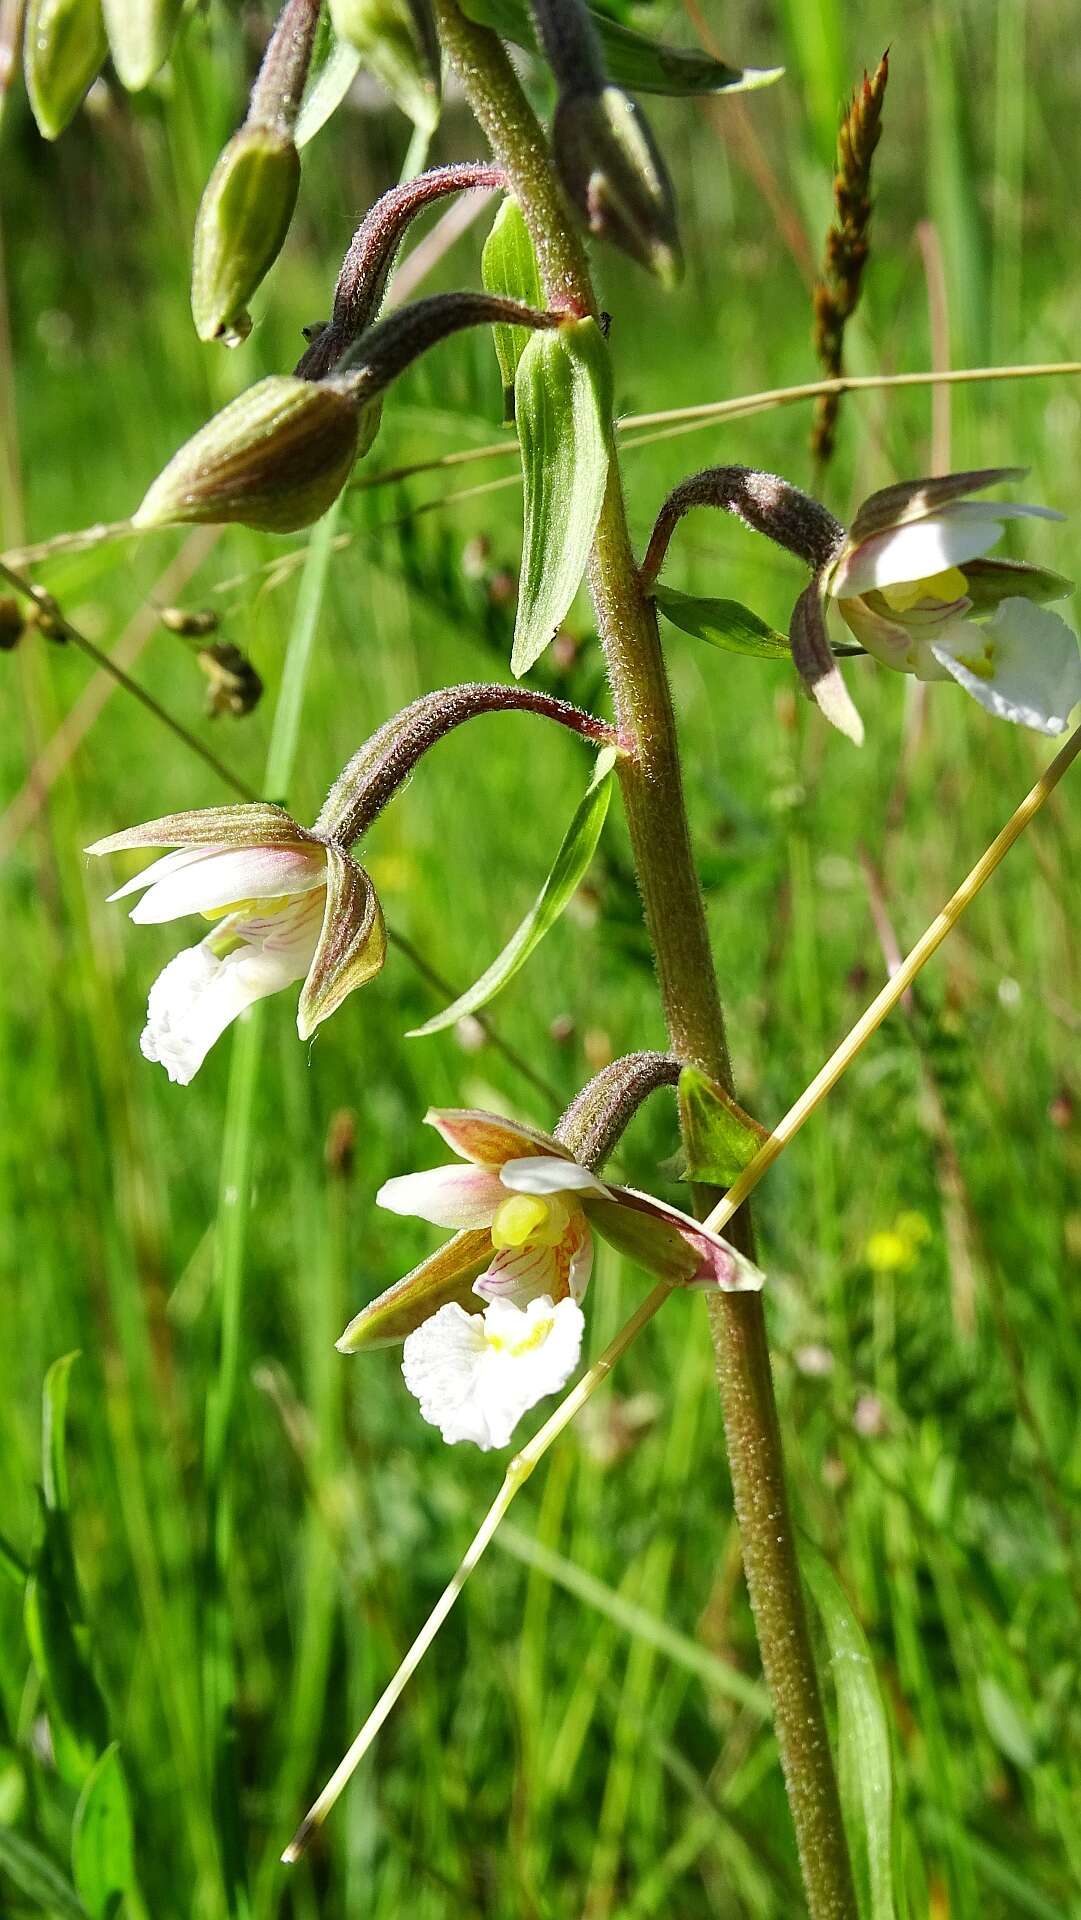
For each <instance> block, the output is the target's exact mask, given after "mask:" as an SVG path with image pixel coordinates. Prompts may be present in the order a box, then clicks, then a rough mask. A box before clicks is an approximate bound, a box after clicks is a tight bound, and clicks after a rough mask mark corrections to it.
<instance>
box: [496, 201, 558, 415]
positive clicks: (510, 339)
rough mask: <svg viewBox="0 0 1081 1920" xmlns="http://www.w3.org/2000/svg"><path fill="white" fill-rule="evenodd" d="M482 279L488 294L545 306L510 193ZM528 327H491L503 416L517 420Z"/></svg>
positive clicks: (521, 220) (520, 216) (525, 234)
mask: <svg viewBox="0 0 1081 1920" xmlns="http://www.w3.org/2000/svg"><path fill="white" fill-rule="evenodd" d="M480 271H481V278H482V280H483V281H484V285H485V287H486V288H487V290H488V292H489V293H498V294H502V295H503V296H504V297H505V298H506V299H508V300H520V301H521V302H522V304H523V306H527V307H543V305H544V291H543V289H542V287H541V277H540V268H539V267H538V265H537V256H536V254H535V253H534V251H533V242H532V240H531V239H530V237H529V229H528V227H527V226H526V223H525V219H524V216H523V214H522V209H521V207H520V206H519V205H518V202H517V200H515V199H512V197H511V196H510V195H509V194H508V195H507V197H506V199H505V200H504V201H503V203H502V205H501V207H500V209H499V211H498V213H497V214H496V217H495V219H494V221H493V222H492V230H491V232H490V234H489V235H488V238H487V240H486V241H485V242H484V250H483V252H482V254H481V257H480ZM530 337H531V336H530V329H529V328H528V327H505V326H498V327H493V328H492V338H493V340H494V341H495V357H496V359H497V360H498V362H499V372H500V377H501V378H502V381H503V405H504V416H505V418H506V419H507V420H513V418H514V376H515V374H516V373H517V371H518V362H519V360H520V359H521V357H522V354H523V353H524V352H525V349H526V346H527V345H528V343H529V340H530Z"/></svg>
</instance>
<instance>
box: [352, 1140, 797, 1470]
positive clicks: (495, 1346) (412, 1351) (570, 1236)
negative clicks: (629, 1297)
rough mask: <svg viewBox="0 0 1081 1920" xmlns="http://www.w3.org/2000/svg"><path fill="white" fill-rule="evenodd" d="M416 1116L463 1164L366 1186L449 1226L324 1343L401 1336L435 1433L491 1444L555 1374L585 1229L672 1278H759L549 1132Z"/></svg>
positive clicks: (753, 1281)
mask: <svg viewBox="0 0 1081 1920" xmlns="http://www.w3.org/2000/svg"><path fill="white" fill-rule="evenodd" d="M426 1117H427V1120H428V1123H429V1125H430V1126H433V1127H435V1129H436V1131H437V1132H438V1133H439V1134H440V1135H441V1136H442V1138H443V1139H444V1140H445V1141H446V1142H447V1145H448V1146H449V1147H450V1148H451V1149H452V1150H453V1151H454V1152H455V1153H456V1154H458V1155H459V1160H460V1163H462V1164H458V1165H453V1166H445V1167H435V1168H432V1169H431V1170H430V1171H429V1172H427V1173H411V1174H406V1175H404V1176H403V1177H401V1178H399V1179H395V1180H388V1181H387V1182H386V1184H385V1185H384V1186H383V1187H381V1188H380V1191H379V1193H378V1195H377V1196H376V1197H377V1199H378V1202H379V1205H380V1206H383V1207H387V1208H388V1209H389V1210H390V1211H391V1212H392V1213H401V1214H412V1215H416V1216H418V1217H419V1218H420V1219H422V1220H430V1221H431V1222H432V1223H433V1224H434V1225H436V1226H441V1227H457V1228H458V1229H459V1231H458V1232H457V1233H456V1234H455V1236H454V1238H453V1239H452V1240H449V1241H447V1242H446V1243H445V1244H444V1245H443V1246H442V1247H441V1248H440V1249H439V1250H438V1251H437V1252H436V1253H434V1254H432V1255H431V1256H430V1257H429V1258H428V1259H427V1260H423V1261H422V1262H421V1264H420V1266H419V1267H417V1268H415V1269H414V1271H413V1272H412V1273H411V1274H408V1275H407V1276H406V1278H405V1279H404V1280H400V1281H398V1283H397V1284H396V1285H395V1286H393V1287H390V1288H388V1290H387V1292H386V1293H384V1294H381V1295H380V1296H379V1298H378V1299H377V1300H373V1301H372V1302H371V1303H370V1305H369V1306H367V1307H365V1308H363V1309H362V1311H361V1312H360V1313H359V1314H357V1316H356V1318H355V1319H354V1320H352V1321H351V1322H350V1324H349V1326H348V1327H347V1328H346V1330H345V1332H344V1333H343V1335H342V1337H341V1339H340V1340H339V1341H338V1347H339V1349H340V1351H341V1352H343V1353H355V1352H357V1351H358V1350H359V1349H360V1348H362V1347H374V1346H384V1345H387V1344H389V1343H391V1342H393V1341H396V1340H400V1339H402V1338H403V1337H404V1339H405V1347H404V1354H403V1364H402V1372H403V1374H404V1375H405V1382H406V1385H407V1387H408V1388H409V1390H410V1392H411V1393H412V1394H414V1395H415V1397H416V1398H417V1399H418V1400H419V1402H420V1410H421V1413H422V1414H423V1416H424V1418H425V1419H426V1420H427V1421H429V1422H430V1423H431V1425H433V1426H437V1427H438V1428H439V1429H440V1431H441V1433H442V1435H443V1438H444V1440H447V1441H456V1440H472V1441H473V1442H474V1443H475V1444H476V1445H477V1446H479V1447H481V1448H484V1449H488V1448H490V1447H501V1446H505V1445H506V1444H507V1442H508V1440H509V1439H510V1436H511V1433H512V1432H513V1430H514V1427H515V1426H516V1425H517V1422H518V1421H519V1419H520V1418H521V1417H522V1415H523V1414H524V1413H526V1412H528V1410H529V1408H530V1407H532V1406H535V1405H536V1403H537V1401H538V1400H541V1399H543V1398H544V1397H545V1395H547V1394H550V1393H556V1392H558V1390H559V1389H560V1387H562V1386H564V1385H565V1384H566V1382H567V1380H568V1379H569V1378H570V1375H571V1374H572V1373H573V1371H574V1368H575V1367H576V1365H577V1363H578V1355H579V1352H580V1349H581V1342H582V1332H583V1328H584V1324H585V1323H584V1319H583V1315H582V1310H581V1307H580V1305H579V1302H580V1300H581V1299H582V1296H583V1294H584V1293H585V1290H586V1286H587V1284H588V1281H589V1275H590V1269H591V1266H592V1262H593V1233H594V1232H597V1233H599V1234H600V1235H601V1237H602V1239H605V1240H607V1241H608V1242H609V1244H610V1245H612V1246H614V1247H616V1248H617V1249H618V1251H619V1252H620V1253H623V1254H625V1255H626V1256H627V1258H628V1259H630V1260H633V1261H635V1262H636V1263H637V1264H638V1265H639V1266H642V1267H645V1268H646V1269H647V1270H648V1271H649V1272H651V1273H655V1274H657V1275H659V1276H663V1277H666V1278H668V1279H670V1280H672V1281H676V1282H681V1283H683V1284H684V1285H689V1286H705V1287H723V1288H725V1289H726V1290H729V1291H733V1292H748V1291H757V1290H758V1288H760V1287H761V1285H762V1281H763V1276H762V1274H761V1273H760V1272H759V1271H758V1269H757V1268H756V1267H754V1266H752V1265H751V1263H750V1262H749V1261H747V1260H745V1259H744V1258H743V1256H742V1255H741V1254H739V1253H737V1252H736V1250H735V1248H734V1247H730V1246H729V1245H728V1243H727V1241H725V1240H722V1239H721V1238H720V1236H719V1235H718V1234H715V1233H712V1232H711V1231H710V1230H709V1229H708V1228H707V1227H704V1226H702V1225H701V1223H700V1222H699V1221H697V1220H694V1219H692V1218H691V1217H690V1215H689V1214H685V1213H681V1212H680V1211H679V1210H678V1208H676V1207H669V1206H666V1205H665V1204H664V1202H663V1201H660V1200H654V1199H653V1198H652V1197H651V1196H650V1195H649V1194H645V1193H638V1192H636V1191H635V1189H634V1188H632V1187H620V1186H615V1185H613V1184H612V1183H611V1182H610V1181H604V1180H601V1179H599V1178H598V1176H597V1175H596V1174H595V1173H593V1172H592V1170H591V1169H590V1168H589V1167H585V1166H582V1165H581V1164H580V1162H579V1161H577V1160H576V1159H575V1158H574V1156H573V1154H572V1153H571V1152H570V1149H569V1148H568V1147H566V1146H564V1145H563V1143H562V1142H561V1141H559V1140H556V1139H555V1138H554V1137H553V1136H552V1135H551V1134H548V1133H542V1132H540V1131H539V1130H537V1129H536V1128H533V1127H526V1126H522V1125H520V1124H519V1123H518V1122H516V1121H511V1120H504V1119H502V1118H500V1117H499V1116H498V1115H496V1114H491V1113H479V1112H472V1111H468V1110H463V1109H454V1110H449V1111H446V1110H444V1111H442V1112H432V1113H429V1114H428V1115H427V1116H426ZM485 1302H486V1303H487V1304H486V1305H485V1304H484V1303H485Z"/></svg>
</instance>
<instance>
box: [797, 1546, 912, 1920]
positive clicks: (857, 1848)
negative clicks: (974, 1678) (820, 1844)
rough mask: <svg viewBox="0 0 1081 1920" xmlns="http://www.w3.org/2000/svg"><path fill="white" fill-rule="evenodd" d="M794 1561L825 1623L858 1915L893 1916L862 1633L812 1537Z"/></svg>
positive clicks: (870, 1667)
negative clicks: (835, 1699) (835, 1703)
mask: <svg viewBox="0 0 1081 1920" xmlns="http://www.w3.org/2000/svg"><path fill="white" fill-rule="evenodd" d="M800 1566H801V1568H802V1570H803V1574H804V1577H805V1579H806V1581H807V1585H808V1586H809V1588H810V1590H811V1596H812V1598H813V1600H814V1603H815V1606H816V1607H817V1609H818V1615H819V1618H820V1620H821V1622H822V1626H823V1628H824V1630H825V1635H826V1639H827V1642H828V1643H829V1650H830V1666H831V1669H832V1673H833V1684H834V1688H835V1690H836V1695H837V1746H838V1753H837V1773H838V1784H839V1786H840V1790H841V1810H842V1812H843V1814H844V1823H845V1828H846V1830H847V1833H848V1844H849V1848H850V1851H851V1854H852V1867H853V1872H854V1874H855V1878H856V1887H857V1891H858V1894H859V1907H860V1915H861V1920H895V1912H896V1909H895V1907H894V1901H893V1857H892V1844H893V1811H892V1799H893V1765H892V1760H891V1756H890V1735H889V1727H888V1725H887V1721H886V1710H885V1708H884V1706H883V1704H882V1695H881V1692H880V1691H879V1685H878V1680H877V1677H876V1675H875V1669H874V1661H873V1660H872V1657H871V1649H870V1647H869V1646H868V1644H867V1636H866V1634H865V1633H864V1631H863V1628H862V1627H861V1626H860V1623H859V1621H858V1620H857V1618H856V1615H855V1613H854V1612H853V1610H852V1606H851V1603H850V1601H849V1599H848V1596H847V1594H846V1593H845V1591H844V1588H843V1587H842V1586H841V1585H840V1582H839V1581H838V1579H837V1577H836V1575H835V1574H834V1572H833V1570H832V1568H831V1567H830V1565H829V1563H828V1561H827V1560H825V1559H824V1558H823V1556H822V1554H820V1553H819V1551H818V1549H817V1548H816V1547H813V1546H812V1545H811V1544H810V1542H808V1541H803V1542H801V1545H800Z"/></svg>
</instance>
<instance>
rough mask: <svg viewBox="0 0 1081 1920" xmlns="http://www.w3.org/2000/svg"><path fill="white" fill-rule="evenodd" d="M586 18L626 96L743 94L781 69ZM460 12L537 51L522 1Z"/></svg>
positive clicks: (596, 16)
mask: <svg viewBox="0 0 1081 1920" xmlns="http://www.w3.org/2000/svg"><path fill="white" fill-rule="evenodd" d="M589 11H590V18H591V20H592V22H593V26H594V29H595V31H596V33H597V36H598V38H599V40H600V43H601V51H602V55H603V60H604V70H605V73H606V75H607V77H608V79H609V80H611V81H612V82H613V84H614V85H615V86H618V87H626V88H627V90H628V92H630V93H670V94H697V93H722V92H734V93H735V92H746V91H747V90H748V89H749V88H752V87H766V86H769V84H770V82H771V81H773V80H777V79H779V78H780V75H781V74H782V72H783V71H784V69H783V68H782V67H730V66H727V65H726V64H725V62H724V61H723V60H714V59H713V57H712V55H711V54H708V53H703V52H702V51H701V50H700V49H699V50H697V51H696V50H692V51H689V52H688V51H685V50H684V49H683V48H682V47H668V46H665V45H664V44H663V42H662V41H660V40H652V39H650V38H649V36H648V35H647V34H644V33H636V32H635V30H634V28H633V27H624V26H621V25H620V24H619V22H618V21H616V20H612V19H610V18H609V16H608V15H607V14H604V13H597V12H594V10H593V9H592V8H590V10H589ZM462 12H463V13H467V14H468V15H469V18H470V19H471V20H476V21H478V22H479V24H480V25H481V26H482V27H491V28H493V29H494V31H495V32H496V33H498V34H499V35H501V37H502V38H503V39H504V40H513V41H514V43H515V45H516V46H519V47H529V48H530V49H532V50H535V49H536V46H537V36H536V34H535V32H534V30H533V23H532V21H531V19H530V17H529V9H528V6H527V5H526V0H462Z"/></svg>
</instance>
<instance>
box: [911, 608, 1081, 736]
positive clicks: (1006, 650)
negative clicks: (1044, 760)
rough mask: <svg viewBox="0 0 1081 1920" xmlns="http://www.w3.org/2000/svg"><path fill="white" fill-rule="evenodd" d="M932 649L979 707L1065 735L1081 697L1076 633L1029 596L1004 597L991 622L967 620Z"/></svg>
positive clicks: (1080, 657)
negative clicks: (958, 629)
mask: <svg viewBox="0 0 1081 1920" xmlns="http://www.w3.org/2000/svg"><path fill="white" fill-rule="evenodd" d="M933 651H934V655H935V658H936V659H937V660H939V661H940V663H941V664H942V666H943V667H945V668H946V669H947V671H948V672H949V673H951V674H952V675H953V678H954V679H955V680H956V681H957V682H958V684H959V685H960V686H962V687H964V689H965V692H966V693H970V694H971V695H972V697H973V699H974V700H978V701H979V703H980V705H981V707H986V708H987V711H988V712H989V713H993V714H995V715H996V717H997V718H998V719H1000V720H1012V721H1014V722H1015V723H1016V724H1017V725H1018V726H1022V727H1033V728H1035V730H1036V731H1037V732H1038V733H1051V734H1054V733H1064V732H1065V731H1066V727H1067V725H1068V723H1069V718H1070V714H1071V712H1072V710H1073V708H1074V707H1075V706H1076V705H1077V703H1078V701H1079V700H1081V652H1079V651H1078V643H1077V635H1076V634H1075V633H1073V632H1071V630H1070V628H1069V627H1068V626H1067V625H1066V622H1065V620H1061V619H1060V618H1059V616H1058V614H1057V613H1052V612H1051V611H1050V609H1049V608H1047V607H1037V606H1035V605H1034V604H1033V602H1032V601H1031V600H1022V599H1011V600H1003V601H1000V603H999V605H998V607H997V608H996V609H995V612H994V614H993V616H992V618H991V619H990V620H987V621H985V622H984V623H983V624H982V625H979V626H977V625H976V624H975V622H973V621H967V622H966V623H965V624H964V627H963V628H962V629H961V630H960V631H958V632H956V633H954V634H950V635H948V636H946V637H945V638H943V639H941V640H938V641H936V642H935V645H934V648H933Z"/></svg>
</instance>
